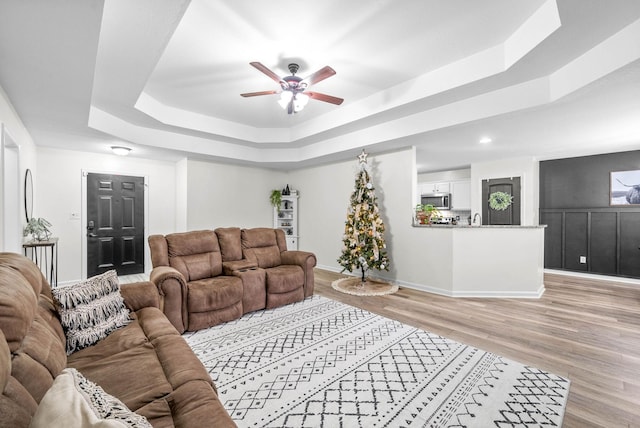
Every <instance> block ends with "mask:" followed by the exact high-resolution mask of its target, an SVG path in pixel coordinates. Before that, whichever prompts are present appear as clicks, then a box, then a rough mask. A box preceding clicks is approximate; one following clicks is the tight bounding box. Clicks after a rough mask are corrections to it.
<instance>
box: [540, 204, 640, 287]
mask: <svg viewBox="0 0 640 428" xmlns="http://www.w3.org/2000/svg"><path fill="white" fill-rule="evenodd" d="M540 224H546V225H547V228H546V229H545V254H544V266H545V268H549V269H567V270H572V271H581V272H590V273H597V274H604V275H619V276H626V277H634V278H640V209H634V208H628V209H626V210H623V209H606V208H600V209H595V208H594V209H584V210H576V209H547V210H544V209H543V210H540ZM581 257H584V259H583V260H582V261H581V259H580V258H581Z"/></svg>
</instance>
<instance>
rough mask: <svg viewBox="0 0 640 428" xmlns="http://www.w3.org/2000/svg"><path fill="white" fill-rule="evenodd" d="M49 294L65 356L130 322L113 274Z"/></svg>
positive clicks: (95, 277) (54, 290) (55, 290)
mask: <svg viewBox="0 0 640 428" xmlns="http://www.w3.org/2000/svg"><path fill="white" fill-rule="evenodd" d="M52 293H53V296H54V299H55V301H56V305H57V306H58V312H59V313H60V321H61V323H62V327H63V328H64V330H65V335H66V338H67V354H71V353H73V352H75V351H77V350H79V349H83V348H86V347H87V346H91V345H93V344H95V343H97V342H98V341H99V340H101V339H104V338H105V337H107V336H108V335H109V333H111V332H112V331H114V330H116V329H118V328H120V327H123V326H125V325H127V324H128V323H129V322H130V320H129V310H128V309H127V308H126V306H125V305H124V300H123V299H122V295H121V294H120V284H119V282H118V276H117V274H116V271H115V270H110V271H108V272H105V273H103V274H101V275H97V276H94V277H92V278H89V279H87V280H85V281H82V282H79V283H77V284H74V285H70V286H67V287H58V288H55V289H53V290H52Z"/></svg>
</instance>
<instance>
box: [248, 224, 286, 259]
mask: <svg viewBox="0 0 640 428" xmlns="http://www.w3.org/2000/svg"><path fill="white" fill-rule="evenodd" d="M242 251H243V253H244V257H245V258H246V259H248V260H253V261H255V262H256V264H257V265H258V267H261V268H263V269H267V268H270V267H274V266H279V265H280V264H282V260H281V258H280V248H279V247H278V241H277V239H276V232H275V229H269V228H266V227H257V228H254V229H243V230H242Z"/></svg>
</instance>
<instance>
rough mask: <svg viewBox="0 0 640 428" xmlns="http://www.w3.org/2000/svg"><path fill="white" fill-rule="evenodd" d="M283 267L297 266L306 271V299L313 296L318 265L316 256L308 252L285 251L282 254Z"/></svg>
mask: <svg viewBox="0 0 640 428" xmlns="http://www.w3.org/2000/svg"><path fill="white" fill-rule="evenodd" d="M280 259H281V260H282V264H283V265H297V266H300V267H301V268H302V270H303V271H304V297H305V298H307V297H309V296H311V295H313V287H314V277H313V268H314V267H315V265H316V255H315V254H313V253H310V252H308V251H298V250H293V251H283V252H281V253H280Z"/></svg>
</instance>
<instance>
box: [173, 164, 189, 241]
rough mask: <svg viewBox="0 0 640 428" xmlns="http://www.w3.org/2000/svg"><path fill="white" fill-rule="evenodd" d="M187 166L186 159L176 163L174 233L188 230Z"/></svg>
mask: <svg viewBox="0 0 640 428" xmlns="http://www.w3.org/2000/svg"><path fill="white" fill-rule="evenodd" d="M188 166H189V160H188V159H187V158H184V159H181V160H179V161H178V162H176V230H175V231H176V232H186V231H187V230H189V229H188V227H187V207H188V198H187V191H188V188H189V187H188V176H187V168H188Z"/></svg>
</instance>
